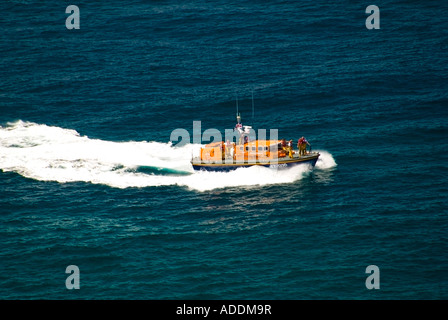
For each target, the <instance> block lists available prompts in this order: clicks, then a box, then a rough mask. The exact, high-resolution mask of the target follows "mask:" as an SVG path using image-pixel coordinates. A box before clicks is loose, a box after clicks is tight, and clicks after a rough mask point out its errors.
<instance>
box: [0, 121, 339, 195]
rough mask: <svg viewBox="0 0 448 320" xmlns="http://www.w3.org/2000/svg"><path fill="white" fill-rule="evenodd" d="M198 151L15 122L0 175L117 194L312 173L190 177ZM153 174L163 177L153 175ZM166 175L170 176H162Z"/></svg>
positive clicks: (2, 135) (1, 134)
mask: <svg viewBox="0 0 448 320" xmlns="http://www.w3.org/2000/svg"><path fill="white" fill-rule="evenodd" d="M200 147H201V145H199V144H187V145H185V146H183V147H173V146H172V144H171V142H168V143H162V142H154V141H152V142H151V141H149V142H148V141H128V142H112V141H104V140H98V139H90V138H88V137H86V136H81V135H79V133H78V132H76V131H74V130H70V129H64V128H60V127H52V126H47V125H43V124H36V123H32V122H24V121H21V120H19V121H17V122H13V123H8V124H7V125H6V126H5V127H0V169H1V170H3V171H5V172H6V171H13V172H17V173H19V174H21V175H22V176H24V177H27V178H31V179H36V180H41V181H57V182H60V183H66V182H77V181H83V182H89V183H95V184H104V185H108V186H111V187H116V188H128V187H157V186H167V185H179V186H185V187H188V188H190V189H194V190H198V191H206V190H212V189H216V188H225V187H234V186H251V185H268V184H278V183H291V182H294V181H297V180H299V179H301V178H302V177H303V175H304V174H305V173H306V172H309V170H310V169H309V168H308V167H307V166H296V167H293V168H290V169H286V170H278V171H277V170H272V169H268V168H263V167H252V168H241V169H237V170H235V171H232V172H194V171H193V168H192V167H191V164H190V159H191V157H192V155H197V154H198V152H199V150H200ZM319 152H320V153H321V156H320V158H319V160H318V162H317V163H316V168H318V169H328V168H332V167H334V166H336V163H335V161H334V159H333V157H332V155H331V154H330V153H328V152H326V151H319ZM141 167H150V168H153V169H154V168H155V171H151V172H150V173H149V174H148V173H145V172H142V171H140V170H138V168H141ZM157 168H159V169H163V170H165V171H161V172H162V173H161V174H157ZM166 170H169V171H170V172H172V173H170V174H164V173H163V172H166ZM154 172H155V173H154ZM176 172H178V173H179V174H176Z"/></svg>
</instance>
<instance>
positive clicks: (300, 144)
mask: <svg viewBox="0 0 448 320" xmlns="http://www.w3.org/2000/svg"><path fill="white" fill-rule="evenodd" d="M306 145H309V146H311V144H310V143H309V142H308V141H307V140H306V139H305V137H302V138H300V139H299V142H298V143H297V147H298V148H299V156H302V155H305V154H306Z"/></svg>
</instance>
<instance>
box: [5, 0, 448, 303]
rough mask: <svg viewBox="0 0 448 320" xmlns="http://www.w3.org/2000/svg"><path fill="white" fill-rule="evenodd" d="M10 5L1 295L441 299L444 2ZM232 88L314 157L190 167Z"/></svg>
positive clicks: (227, 117)
mask: <svg viewBox="0 0 448 320" xmlns="http://www.w3.org/2000/svg"><path fill="white" fill-rule="evenodd" d="M69 5H76V6H77V7H78V8H79V22H80V24H79V29H68V28H67V26H66V20H70V16H71V13H70V12H69V13H66V8H67V7H68V6H69ZM369 5H376V6H377V7H378V8H379V11H380V15H379V17H378V19H379V20H378V22H380V28H379V29H368V28H367V27H366V19H367V18H368V17H369V15H370V13H366V7H367V6H369ZM0 12H1V17H0V25H1V32H0V299H3V300H12V299H14V300H15V299H19V300H22V299H23V300H35V299H39V300H40V299H45V300H46V299H50V300H53V299H57V300H59V299H62V300H65V299H70V300H71V299H88V300H91V299H92V300H99V299H105V300H115V299H130V300H138V299H145V300H162V299H163V300H165V299H166V300H202V299H207V300H216V299H218V300H220V299H231V300H233V299H241V300H245V299H248V300H249V299H250V300H252V299H255V300H257V299H260V300H261V299H268V300H271V299H272V300H302V299H306V300H322V299H323V300H326V299H329V300H336V299H343V300H346V299H348V300H352V299H353V300H370V299H375V300H376V299H380V300H384V299H385V300H404V299H412V300H426V299H427V300H439V299H448V207H447V198H448V184H447V176H448V175H447V174H448V170H447V169H448V18H447V17H448V2H446V1H433V0H426V1H423V0H422V1H417V0H413V1H392V0H384V1H383V0H378V1H376V2H374V3H371V2H359V1H357V2H354V1H339V2H331V3H330V2H327V1H319V0H318V1H269V2H267V1H260V0H254V1H246V0H242V1H220V0H215V1H200V0H192V1H183V2H181V1H170V0H159V1H143V0H133V1H125V2H123V1H115V0H111V1H82V0H76V1H70V2H68V1H26V0H22V1H19V0H17V1H2V2H1V3H0ZM73 21H74V20H73ZM252 97H253V99H252ZM237 105H238V111H239V112H240V113H241V115H242V122H243V124H245V125H251V126H253V127H254V128H256V129H266V130H267V132H269V130H270V129H277V130H278V136H279V138H286V139H288V140H289V139H293V140H294V141H295V143H297V139H298V138H300V137H301V136H305V137H306V138H307V139H308V141H309V142H310V143H311V147H312V150H313V151H318V152H320V154H321V156H320V158H319V161H318V162H317V164H316V166H315V167H314V168H313V169H312V168H309V167H307V166H298V167H295V168H291V169H285V170H272V169H268V168H259V167H252V168H243V169H238V170H236V171H232V172H228V173H225V172H195V171H193V169H192V167H191V164H190V159H191V157H192V155H195V154H196V153H197V152H198V150H199V148H200V147H201V145H204V144H206V143H208V142H209V141H207V140H200V141H199V142H198V141H196V142H195V141H194V138H196V139H200V138H201V137H197V135H196V136H194V135H193V122H194V121H200V123H201V133H202V134H203V133H204V132H205V131H206V130H207V129H215V128H216V129H218V130H221V132H222V133H223V134H224V130H225V129H231V128H233V127H234V126H235V123H236V118H235V115H236V106H237ZM175 129H184V130H186V131H187V132H188V133H190V141H184V142H185V143H184V144H183V145H180V144H178V141H174V140H173V139H172V137H171V134H172V133H173V131H174V130H175ZM371 265H374V266H376V267H377V270H378V272H374V273H370V272H366V269H367V267H368V266H371ZM68 266H76V267H77V268H78V270H79V273H78V274H77V275H78V276H79V278H77V279H78V280H79V281H78V282H79V285H80V286H79V289H76V288H74V289H70V288H69V286H67V282H70V281H69V280H70V279H73V278H70V277H72V276H75V273H73V274H71V273H70V272H66V270H67V267H68ZM373 275H375V276H377V277H376V278H374V279H373V280H374V281H373V282H372V283H375V284H377V285H378V288H373V289H372V288H368V287H369V286H368V283H371V282H370V280H369V279H372V278H370V276H373ZM70 283H71V282H70ZM73 283H74V282H73Z"/></svg>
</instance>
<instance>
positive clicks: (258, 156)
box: [191, 122, 320, 171]
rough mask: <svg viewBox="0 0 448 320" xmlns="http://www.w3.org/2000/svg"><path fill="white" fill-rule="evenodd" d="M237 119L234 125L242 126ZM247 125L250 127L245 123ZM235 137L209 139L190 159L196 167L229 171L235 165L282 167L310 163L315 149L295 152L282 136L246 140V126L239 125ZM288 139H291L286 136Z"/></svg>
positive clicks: (316, 156)
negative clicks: (273, 138)
mask: <svg viewBox="0 0 448 320" xmlns="http://www.w3.org/2000/svg"><path fill="white" fill-rule="evenodd" d="M239 125H240V123H239V122H238V124H237V126H236V128H238V129H240V128H241V127H242V126H241V125H240V126H239ZM249 128H250V127H249ZM240 133H241V134H240V139H239V141H237V142H236V143H235V142H232V143H229V142H227V143H226V142H224V141H220V142H213V143H209V144H207V145H205V146H203V147H202V148H201V150H200V154H199V156H197V157H193V158H192V159H191V164H192V166H193V169H194V170H196V171H200V170H203V171H232V170H236V169H238V168H247V167H252V166H262V167H267V168H271V169H283V168H288V167H292V166H296V165H309V166H311V167H314V166H315V164H316V162H317V159H318V158H319V156H320V154H319V152H312V151H311V149H310V150H309V151H308V150H306V148H303V149H305V150H302V152H299V150H295V149H294V145H293V144H292V143H291V144H290V146H287V145H286V144H285V140H253V141H250V140H249V137H248V135H245V133H247V130H246V131H245V130H242V129H240ZM290 141H292V140H290Z"/></svg>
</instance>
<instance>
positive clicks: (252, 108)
mask: <svg viewBox="0 0 448 320" xmlns="http://www.w3.org/2000/svg"><path fill="white" fill-rule="evenodd" d="M252 122H254V89H252Z"/></svg>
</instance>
